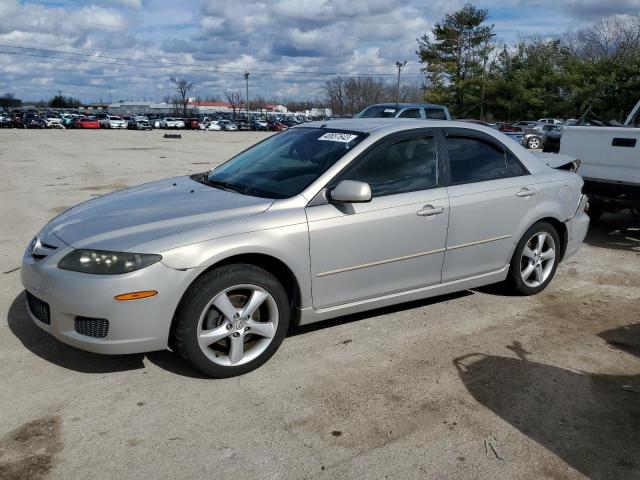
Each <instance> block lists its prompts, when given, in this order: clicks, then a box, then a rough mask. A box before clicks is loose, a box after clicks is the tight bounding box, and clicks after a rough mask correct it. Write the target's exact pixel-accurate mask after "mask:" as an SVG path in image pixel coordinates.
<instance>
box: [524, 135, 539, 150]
mask: <svg viewBox="0 0 640 480" xmlns="http://www.w3.org/2000/svg"><path fill="white" fill-rule="evenodd" d="M541 146H542V141H541V140H540V139H539V138H538V137H531V138H530V139H529V140H527V148H530V149H533V150H536V149H538V148H540V147H541Z"/></svg>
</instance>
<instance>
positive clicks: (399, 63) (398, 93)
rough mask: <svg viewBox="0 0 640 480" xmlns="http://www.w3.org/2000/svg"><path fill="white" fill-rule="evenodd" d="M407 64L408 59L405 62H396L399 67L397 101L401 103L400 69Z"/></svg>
mask: <svg viewBox="0 0 640 480" xmlns="http://www.w3.org/2000/svg"><path fill="white" fill-rule="evenodd" d="M406 64H407V61H406V60H405V61H404V62H396V68H397V69H398V85H397V87H396V103H400V71H401V70H402V69H403V68H404V66H405V65H406Z"/></svg>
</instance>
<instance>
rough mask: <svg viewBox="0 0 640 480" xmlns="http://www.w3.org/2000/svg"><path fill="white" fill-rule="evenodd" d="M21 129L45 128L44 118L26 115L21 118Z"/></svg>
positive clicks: (31, 114) (30, 114)
mask: <svg viewBox="0 0 640 480" xmlns="http://www.w3.org/2000/svg"><path fill="white" fill-rule="evenodd" d="M22 126H23V128H45V127H46V125H45V121H44V118H42V117H40V116H39V115H35V114H33V113H27V114H25V115H24V116H23V117H22Z"/></svg>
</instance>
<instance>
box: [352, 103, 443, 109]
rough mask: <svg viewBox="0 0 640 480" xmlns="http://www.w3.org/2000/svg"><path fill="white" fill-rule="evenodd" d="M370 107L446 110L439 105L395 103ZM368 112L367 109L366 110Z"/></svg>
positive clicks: (377, 104)
mask: <svg viewBox="0 0 640 480" xmlns="http://www.w3.org/2000/svg"><path fill="white" fill-rule="evenodd" d="M369 107H389V108H398V109H399V108H409V107H413V108H445V106H444V105H438V104H437V103H395V102H389V103H376V104H373V105H369V106H368V107H367V108H369ZM365 110H366V108H365Z"/></svg>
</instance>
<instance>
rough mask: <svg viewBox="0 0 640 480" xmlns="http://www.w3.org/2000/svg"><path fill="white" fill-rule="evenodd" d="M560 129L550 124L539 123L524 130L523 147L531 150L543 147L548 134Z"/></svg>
mask: <svg viewBox="0 0 640 480" xmlns="http://www.w3.org/2000/svg"><path fill="white" fill-rule="evenodd" d="M559 128H560V127H559V126H558V125H555V124H552V123H539V124H536V125H533V126H531V127H529V128H526V129H525V131H524V138H523V145H525V146H526V147H527V148H530V149H532V150H538V149H541V148H543V147H544V142H545V139H546V135H547V133H548V132H551V131H556V130H558V129H559Z"/></svg>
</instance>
